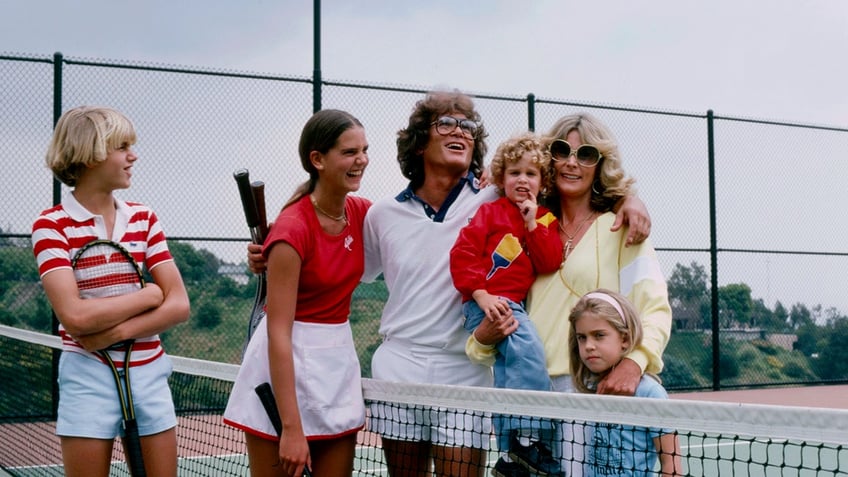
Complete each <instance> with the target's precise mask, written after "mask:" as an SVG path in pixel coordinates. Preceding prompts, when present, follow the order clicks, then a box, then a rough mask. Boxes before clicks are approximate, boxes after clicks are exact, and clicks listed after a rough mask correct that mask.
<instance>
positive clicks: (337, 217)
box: [309, 195, 347, 225]
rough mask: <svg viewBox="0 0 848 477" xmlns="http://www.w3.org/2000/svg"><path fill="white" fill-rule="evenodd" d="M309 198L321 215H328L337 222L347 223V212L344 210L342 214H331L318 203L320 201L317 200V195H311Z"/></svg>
mask: <svg viewBox="0 0 848 477" xmlns="http://www.w3.org/2000/svg"><path fill="white" fill-rule="evenodd" d="M309 199H310V200H311V201H312V207H315V210H317V211H318V212H319V213H320V214H321V215H323V216H324V217H327V218H328V219H332V220H335V221H336V222H344V223H345V225H347V213H346V212H345V211H344V210H342V215H331V214H329V213H328V212H327V211H326V210H324V209H322V208H321V206H320V205H318V201H317V200H315V197H314V196H312V195H310V196H309Z"/></svg>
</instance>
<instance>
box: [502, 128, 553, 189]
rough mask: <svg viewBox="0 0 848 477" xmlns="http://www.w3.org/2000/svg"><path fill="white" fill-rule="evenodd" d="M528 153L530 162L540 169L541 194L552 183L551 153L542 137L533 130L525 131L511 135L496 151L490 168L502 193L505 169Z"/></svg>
mask: <svg viewBox="0 0 848 477" xmlns="http://www.w3.org/2000/svg"><path fill="white" fill-rule="evenodd" d="M527 154H529V158H530V163H531V164H533V165H534V166H536V167H537V168H538V169H539V174H540V176H541V187H542V190H541V191H540V195H544V193H545V189H546V188H547V186H548V184H549V183H550V175H551V169H550V167H549V166H548V164H550V162H551V154H550V153H549V152H548V148H547V147H546V146H545V144H544V142H543V140H542V138H541V137H540V136H538V135H537V134H535V133H532V132H524V133H521V134H517V135H515V136H512V137H510V138H509V139H507V140H506V141H504V142H502V143H501V144H500V145H499V146H498V148H497V150H496V151H495V156H494V157H493V158H492V164H491V166H490V168H489V169H490V172H491V174H492V183H494V184H495V185H496V186H497V187H498V193H499V194H500V195H504V189H503V183H504V171H505V170H506V168H507V166H510V165H512V164H515V163H517V162H518V161H520V160H521V159H522V158H523V157H524V156H525V155H527Z"/></svg>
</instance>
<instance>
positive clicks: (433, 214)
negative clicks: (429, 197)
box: [395, 171, 480, 222]
mask: <svg viewBox="0 0 848 477" xmlns="http://www.w3.org/2000/svg"><path fill="white" fill-rule="evenodd" d="M466 186H468V187H469V188H470V189H471V192H473V193H475V194H476V193H478V192H480V182H479V181H478V180H477V178H476V177H474V174H472V173H471V171H468V174H466V175H465V177H463V178H462V179H460V180H459V182H458V183H457V184H456V185H455V186H454V187H453V189H451V191H450V194H448V196H447V198H446V199H445V202H444V203H443V204H442V207H441V208H440V209H439V210H438V211H436V210H435V209H434V208H433V207H431V206H430V204H428V203H427V202H425V201H424V200H423V199H422V198H420V197H418V196H417V195H415V192H413V190H412V184H411V183H410V184H409V185H407V186H406V189H404V190H403V191H401V193H400V194H398V195H397V196H396V197H395V200H396V201H398V202H406V201H408V200H414V201H416V202H418V203H419V204H421V205H422V206H423V208H424V213H425V214H427V217H429V218H430V219H431V220H432V221H433V222H443V221H444V220H445V216H446V215H447V213H448V209H450V206H451V205H452V204H453V203H454V201H456V198H457V197H459V194H460V193H461V192H462V189H463V188H464V187H466Z"/></svg>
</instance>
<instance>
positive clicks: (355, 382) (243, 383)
mask: <svg viewBox="0 0 848 477" xmlns="http://www.w3.org/2000/svg"><path fill="white" fill-rule="evenodd" d="M292 352H293V358H294V369H295V392H296V395H297V402H298V410H299V411H300V419H301V424H302V425H303V432H304V434H305V435H306V437H307V438H312V439H327V438H333V437H338V436H342V435H345V434H350V433H353V432H357V431H358V430H359V429H361V428H362V427H363V426H364V424H365V403H364V401H363V399H362V381H361V370H360V367H359V358H358V357H357V355H356V348H355V347H354V345H353V334H352V333H351V329H350V323H348V322H345V323H342V324H323V323H303V322H300V321H295V322H294V324H293V328H292ZM270 382H271V376H270V372H269V370H268V327H267V326H266V323H265V318H263V319H262V321H260V322H259V326H258V327H257V328H256V331H255V332H254V334H253V336H252V337H251V339H250V343H248V345H247V349H246V350H245V353H244V358H243V359H242V364H241V368H240V369H239V372H238V375H237V376H236V381H235V384H234V385H233V390H232V392H231V393H230V398H229V401H228V402H227V408H226V410H225V411H224V423H225V424H228V425H231V426H233V427H236V428H238V429H241V430H243V431H245V432H249V433H251V434H254V435H256V436H259V437H262V438H265V439H269V440H278V439H279V437H278V436H277V432H276V431H275V430H274V426H273V425H272V424H271V420H270V419H269V418H268V415H267V413H266V412H265V408H263V407H262V402H261V401H260V400H259V397H258V396H257V395H256V392H255V388H256V386H258V385H259V384H262V383H270Z"/></svg>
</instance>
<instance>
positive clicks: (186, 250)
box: [168, 242, 221, 283]
mask: <svg viewBox="0 0 848 477" xmlns="http://www.w3.org/2000/svg"><path fill="white" fill-rule="evenodd" d="M168 247H169V248H170V250H171V255H173V256H174V262H175V263H176V264H177V267H179V269H180V274H181V275H182V276H183V280H184V281H185V282H186V283H200V282H203V281H206V280H210V279H213V278H215V277H217V276H218V267H220V265H221V260H220V259H218V257H216V256H215V255H214V254H213V253H212V252H210V251H208V250H204V249H201V250H196V249H195V248H194V247H192V246H191V245H189V244H186V243H181V242H169V243H168Z"/></svg>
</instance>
